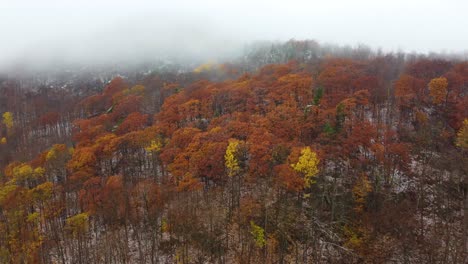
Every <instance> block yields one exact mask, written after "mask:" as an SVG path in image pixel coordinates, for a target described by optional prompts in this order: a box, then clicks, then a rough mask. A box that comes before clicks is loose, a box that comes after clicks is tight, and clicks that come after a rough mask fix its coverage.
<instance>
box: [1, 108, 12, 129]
mask: <svg viewBox="0 0 468 264" xmlns="http://www.w3.org/2000/svg"><path fill="white" fill-rule="evenodd" d="M3 124H5V126H6V127H7V129H8V130H10V129H12V128H13V114H12V113H11V112H5V113H3Z"/></svg>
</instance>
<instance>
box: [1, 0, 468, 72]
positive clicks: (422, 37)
mask: <svg viewBox="0 0 468 264" xmlns="http://www.w3.org/2000/svg"><path fill="white" fill-rule="evenodd" d="M291 38H295V39H314V40H316V41H318V42H319V43H333V44H339V45H357V44H366V45H369V46H371V47H372V48H383V49H384V50H386V51H392V50H398V49H401V50H404V51H408V52H412V51H416V52H430V51H434V52H466V51H467V50H468V0H381V1H378V0H308V1H306V0H304V1H299V0H283V1H276V0H266V1H262V0H258V1H255V0H236V1H222V0H212V1H209V0H187V1H184V0H166V1H158V0H153V1H150V0H148V1H145V0H128V1H120V0H30V1H27V0H0V64H2V63H3V64H5V63H8V62H10V61H19V60H22V59H25V58H28V59H30V60H31V58H36V59H38V60H40V59H62V60H71V61H73V60H81V61H87V60H89V61H92V60H106V59H109V58H114V57H116V56H122V57H125V56H128V57H132V56H133V57H135V58H139V56H140V57H145V56H148V55H155V54H157V52H162V53H171V52H179V51H180V50H183V51H184V52H188V53H187V54H201V55H206V56H215V55H216V54H219V53H220V54H222V53H223V52H228V51H229V50H232V49H233V48H234V47H238V46H239V44H241V43H245V42H250V41H253V40H288V39H291ZM156 50H157V51H156Z"/></svg>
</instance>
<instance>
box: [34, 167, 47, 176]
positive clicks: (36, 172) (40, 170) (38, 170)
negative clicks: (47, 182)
mask: <svg viewBox="0 0 468 264" xmlns="http://www.w3.org/2000/svg"><path fill="white" fill-rule="evenodd" d="M44 173H45V169H44V168H42V167H37V168H35V169H34V176H36V177H41V176H43V175H44Z"/></svg>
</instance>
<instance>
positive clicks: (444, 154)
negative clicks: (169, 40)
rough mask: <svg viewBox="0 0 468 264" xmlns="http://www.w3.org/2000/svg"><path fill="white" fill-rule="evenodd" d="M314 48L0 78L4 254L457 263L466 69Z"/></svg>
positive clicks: (466, 232)
mask: <svg viewBox="0 0 468 264" xmlns="http://www.w3.org/2000/svg"><path fill="white" fill-rule="evenodd" d="M316 45H317V44H314V43H313V42H294V41H291V42H288V43H287V44H284V45H283V46H281V45H278V46H274V45H272V46H271V49H267V50H262V49H258V50H257V51H256V52H252V53H250V54H249V55H248V56H245V57H244V58H243V59H240V60H239V61H235V62H232V63H226V64H216V63H207V64H204V65H200V66H199V67H197V68H196V69H194V71H193V72H189V71H178V70H168V71H158V72H153V73H145V74H135V75H132V77H131V78H125V77H114V78H113V79H112V80H111V81H110V82H106V80H104V79H102V78H101V79H99V78H89V77H83V78H82V79H80V80H78V81H74V82H73V83H71V84H68V86H61V87H59V88H57V87H47V86H43V87H42V88H41V87H37V86H35V85H34V84H32V85H31V84H28V85H29V86H34V87H29V88H34V89H24V83H23V85H22V84H21V82H20V81H17V80H16V81H15V80H9V79H5V80H3V81H2V82H1V83H0V84H1V85H0V92H1V93H0V113H1V114H3V116H2V118H3V119H2V123H1V124H0V143H1V144H0V169H2V172H1V173H0V262H1V263H390V262H392V263H464V262H466V261H467V245H468V244H467V243H468V179H467V175H468V156H467V154H468V150H467V149H468V97H467V96H466V95H467V90H468V63H467V62H466V61H457V60H455V59H454V60H448V59H441V58H425V57H411V56H407V57H406V58H405V57H404V56H403V55H401V54H400V55H392V54H372V53H370V52H369V51H367V50H355V51H350V53H349V54H346V53H345V52H344V51H341V53H333V52H328V51H327V50H324V49H319V48H318V47H316ZM270 63H273V64H270Z"/></svg>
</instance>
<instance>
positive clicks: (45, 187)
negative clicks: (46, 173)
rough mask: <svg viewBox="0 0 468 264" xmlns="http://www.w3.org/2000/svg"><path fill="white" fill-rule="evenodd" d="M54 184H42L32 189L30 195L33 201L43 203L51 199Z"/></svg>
mask: <svg viewBox="0 0 468 264" xmlns="http://www.w3.org/2000/svg"><path fill="white" fill-rule="evenodd" d="M53 190H54V184H53V183H51V182H44V183H42V184H39V185H38V186H36V187H35V188H34V189H32V190H31V191H32V195H33V198H34V199H35V200H40V201H44V200H47V199H49V198H50V197H52V192H53Z"/></svg>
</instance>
